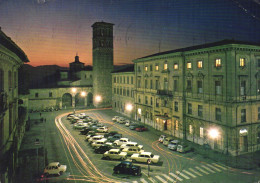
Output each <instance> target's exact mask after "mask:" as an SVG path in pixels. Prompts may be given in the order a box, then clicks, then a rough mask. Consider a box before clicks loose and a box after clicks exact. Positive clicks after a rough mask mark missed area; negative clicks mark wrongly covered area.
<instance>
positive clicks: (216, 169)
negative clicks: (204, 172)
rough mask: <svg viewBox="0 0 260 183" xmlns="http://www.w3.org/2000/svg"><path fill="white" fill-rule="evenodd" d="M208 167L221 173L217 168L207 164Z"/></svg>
mask: <svg viewBox="0 0 260 183" xmlns="http://www.w3.org/2000/svg"><path fill="white" fill-rule="evenodd" d="M207 166H209V167H211V168H213V169H214V170H217V171H218V172H221V170H220V169H218V168H216V167H215V166H213V165H211V164H207Z"/></svg>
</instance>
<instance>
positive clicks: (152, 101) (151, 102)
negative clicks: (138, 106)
mask: <svg viewBox="0 0 260 183" xmlns="http://www.w3.org/2000/svg"><path fill="white" fill-rule="evenodd" d="M150 101H151V105H153V97H151V99H150Z"/></svg>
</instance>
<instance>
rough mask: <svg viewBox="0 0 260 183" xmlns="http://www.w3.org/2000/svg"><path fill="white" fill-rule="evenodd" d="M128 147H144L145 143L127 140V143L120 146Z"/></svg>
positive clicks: (121, 147)
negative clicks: (140, 143)
mask: <svg viewBox="0 0 260 183" xmlns="http://www.w3.org/2000/svg"><path fill="white" fill-rule="evenodd" d="M127 147H138V148H140V149H142V148H143V145H139V144H138V143H137V142H127V143H126V144H122V145H121V146H120V149H123V148H127Z"/></svg>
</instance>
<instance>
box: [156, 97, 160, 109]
mask: <svg viewBox="0 0 260 183" xmlns="http://www.w3.org/2000/svg"><path fill="white" fill-rule="evenodd" d="M156 107H159V99H158V98H157V99H156Z"/></svg>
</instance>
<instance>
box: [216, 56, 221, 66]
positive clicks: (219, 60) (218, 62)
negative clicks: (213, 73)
mask: <svg viewBox="0 0 260 183" xmlns="http://www.w3.org/2000/svg"><path fill="white" fill-rule="evenodd" d="M215 67H221V59H220V58H217V59H216V60H215Z"/></svg>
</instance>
